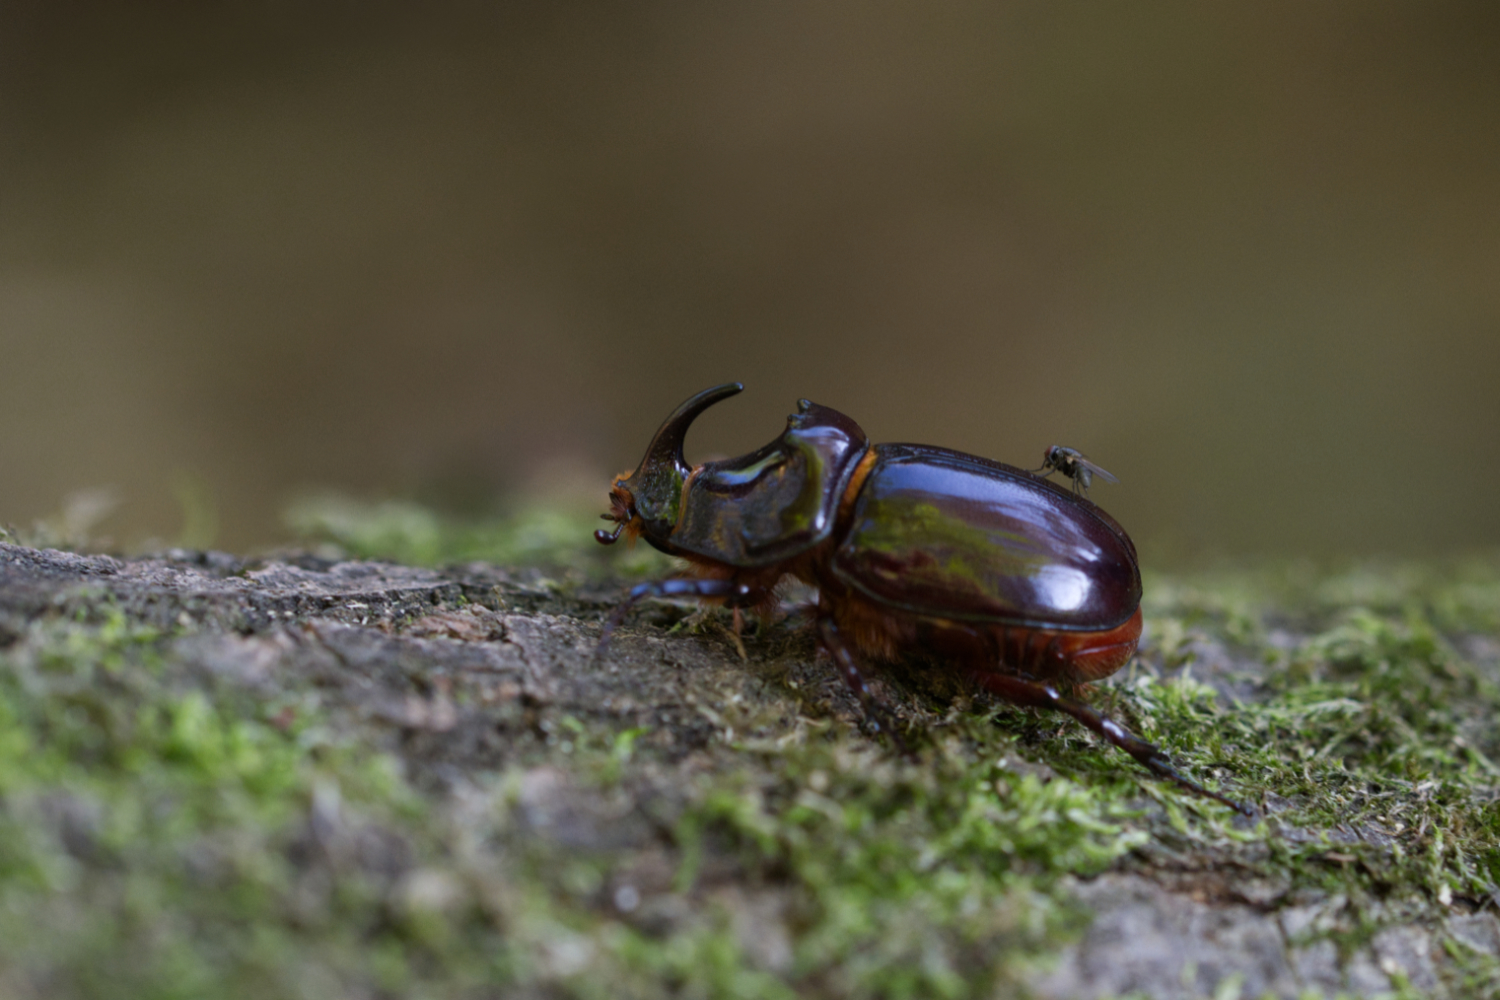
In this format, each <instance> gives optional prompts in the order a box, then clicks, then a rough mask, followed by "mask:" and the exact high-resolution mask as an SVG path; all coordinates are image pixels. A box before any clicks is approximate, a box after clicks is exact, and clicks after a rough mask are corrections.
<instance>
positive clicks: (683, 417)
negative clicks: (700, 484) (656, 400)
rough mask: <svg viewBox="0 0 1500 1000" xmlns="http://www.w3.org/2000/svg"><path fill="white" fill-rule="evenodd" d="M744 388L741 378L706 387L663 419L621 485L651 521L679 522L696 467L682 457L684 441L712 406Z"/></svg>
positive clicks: (641, 512) (643, 514) (644, 515)
mask: <svg viewBox="0 0 1500 1000" xmlns="http://www.w3.org/2000/svg"><path fill="white" fill-rule="evenodd" d="M744 388H745V386H744V385H743V384H742V383H740V382H726V383H725V384H723V385H716V386H714V387H713V388H712V389H704V390H703V391H702V392H700V393H698V394H697V395H696V396H693V397H692V398H691V399H689V400H687V401H686V402H685V403H683V404H682V405H681V406H679V407H677V409H675V410H673V411H672V415H671V416H670V417H668V418H667V419H666V420H665V421H663V423H662V425H661V428H660V429H659V430H658V431H657V432H656V436H655V437H654V438H652V439H651V444H650V445H649V446H647V448H646V454H645V456H644V457H642V458H641V464H640V465H638V466H637V467H636V470H635V472H634V473H632V474H631V476H630V477H629V478H628V479H625V480H622V481H621V485H623V486H624V487H625V488H626V489H628V490H630V492H631V494H632V496H634V498H635V502H636V507H637V510H639V511H640V514H641V516H642V517H644V518H645V519H646V520H647V521H663V520H664V521H667V522H668V523H669V524H670V523H675V522H676V520H677V517H676V510H677V505H678V500H679V497H680V495H681V491H682V484H683V481H684V480H686V479H687V477H688V475H689V474H690V473H691V472H692V471H693V469H692V466H690V465H688V464H687V459H685V458H683V457H682V442H683V439H684V438H686V437H687V429H688V425H689V424H691V423H692V422H693V421H694V420H696V419H697V417H698V414H700V413H702V412H703V411H704V410H706V409H708V408H709V407H710V406H713V405H714V404H715V403H717V402H719V401H720V400H723V399H728V398H729V397H730V396H733V395H734V394H735V393H738V392H741V391H743V390H744Z"/></svg>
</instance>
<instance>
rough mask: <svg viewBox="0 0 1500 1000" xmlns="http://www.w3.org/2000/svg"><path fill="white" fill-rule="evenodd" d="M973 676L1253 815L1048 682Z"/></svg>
mask: <svg viewBox="0 0 1500 1000" xmlns="http://www.w3.org/2000/svg"><path fill="white" fill-rule="evenodd" d="M974 679H975V680H976V681H977V682H978V683H979V684H980V685H981V686H982V687H984V688H985V689H986V690H988V691H989V692H990V693H992V694H997V695H999V696H1000V697H1002V698H1004V699H1005V700H1006V701H1009V702H1011V703H1013V704H1016V705H1021V706H1024V707H1027V708H1050V709H1052V710H1054V711H1057V712H1062V713H1064V714H1066V715H1070V716H1072V717H1073V718H1074V719H1076V720H1078V721H1079V722H1081V723H1082V724H1083V725H1084V726H1086V727H1088V728H1089V729H1090V730H1092V731H1093V732H1095V733H1097V734H1098V735H1099V736H1100V737H1102V738H1103V739H1104V740H1105V741H1106V742H1108V743H1110V744H1111V745H1113V746H1116V747H1118V748H1120V749H1121V750H1123V751H1125V752H1126V753H1128V754H1130V756H1132V757H1134V758H1135V759H1136V760H1137V761H1139V762H1140V764H1141V766H1142V767H1144V768H1145V769H1146V770H1148V771H1150V772H1151V773H1152V774H1154V775H1156V776H1157V777H1158V778H1165V779H1167V780H1168V781H1173V782H1176V783H1177V784H1178V785H1181V786H1182V787H1183V788H1186V789H1187V790H1188V791H1190V792H1192V793H1194V794H1195V795H1202V796H1204V797H1205V798H1210V799H1213V800H1214V801H1216V802H1222V803H1224V805H1226V806H1228V807H1229V808H1231V809H1233V810H1234V811H1235V812H1237V813H1241V814H1242V815H1245V816H1253V815H1254V813H1253V812H1252V811H1251V810H1250V808H1249V807H1248V806H1245V805H1242V804H1241V803H1239V802H1236V801H1234V800H1233V799H1230V798H1227V797H1226V796H1223V795H1220V794H1219V793H1218V792H1213V791H1209V790H1208V789H1207V788H1204V787H1203V786H1202V785H1200V784H1198V783H1197V782H1196V781H1193V780H1192V779H1191V778H1188V777H1187V776H1186V775H1184V774H1182V773H1181V772H1180V771H1178V770H1177V768H1175V767H1173V766H1172V762H1171V760H1170V759H1169V758H1168V757H1167V755H1166V754H1165V753H1163V752H1162V751H1161V749H1160V748H1159V747H1157V746H1155V745H1154V744H1151V743H1147V742H1146V741H1145V740H1143V739H1141V738H1140V737H1139V736H1137V735H1135V734H1134V733H1132V732H1131V731H1130V730H1128V729H1126V728H1125V727H1124V726H1122V725H1120V724H1119V723H1118V722H1115V721H1114V720H1113V719H1111V718H1109V717H1108V716H1106V715H1103V714H1101V713H1100V712H1098V711H1097V710H1095V709H1093V708H1090V707H1089V706H1088V705H1085V704H1083V703H1082V702H1077V701H1073V700H1071V699H1069V698H1064V697H1063V696H1062V695H1061V694H1059V693H1058V691H1057V689H1056V688H1055V687H1053V686H1052V685H1051V684H1041V683H1038V682H1036V681H1028V680H1025V679H1023V678H1020V677H1014V676H1012V675H1010V674H1001V673H994V672H991V671H976V672H975V674H974Z"/></svg>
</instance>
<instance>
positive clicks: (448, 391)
mask: <svg viewBox="0 0 1500 1000" xmlns="http://www.w3.org/2000/svg"><path fill="white" fill-rule="evenodd" d="M730 379H741V380H743V381H745V382H746V383H747V386H748V390H749V391H747V392H746V393H745V394H744V395H743V396H741V397H739V398H737V399H735V400H733V401H731V402H728V403H725V404H722V405H721V406H720V407H719V408H717V409H715V410H713V411H711V412H710V413H709V414H708V415H706V416H705V417H704V418H703V419H702V420H701V421H700V424H699V425H698V428H697V430H696V431H695V433H694V435H693V436H692V438H691V439H690V441H689V449H690V453H691V455H690V457H699V458H701V457H704V456H706V455H708V454H711V453H720V454H722V453H735V452H739V451H744V450H748V449H750V448H753V447H756V446H758V445H760V444H763V443H764V442H766V441H767V440H769V439H771V438H772V437H774V436H775V435H776V434H777V433H779V432H780V429H781V427H782V422H783V420H784V418H785V415H786V414H787V413H788V412H790V410H791V408H792V406H793V405H794V403H795V401H796V400H797V399H798V398H799V397H802V396H806V397H809V398H812V399H814V400H817V401H818V402H821V403H825V404H827V405H831V406H834V407H837V408H839V409H841V410H844V411H845V412H847V413H848V414H850V415H851V416H853V417H855V418H856V419H857V420H859V421H860V422H861V423H862V424H863V426H864V427H865V429H866V430H867V431H868V432H869V433H870V435H871V437H872V438H874V439H876V440H914V441H924V442H928V443H935V444H944V445H948V446H952V447H956V448H961V449H965V450H969V451H974V452H977V453H980V454H983V455H986V456H990V457H994V458H999V459H1002V460H1005V461H1010V462H1014V463H1017V464H1022V465H1035V464H1037V462H1038V461H1039V460H1040V457H1041V454H1042V451H1043V449H1044V448H1045V447H1046V446H1047V445H1049V444H1053V443H1062V444H1068V445H1072V446H1074V447H1078V448H1082V449H1083V450H1085V451H1086V452H1088V453H1089V454H1090V455H1091V456H1092V457H1093V458H1094V459H1096V460H1097V461H1098V462H1099V463H1100V464H1102V465H1104V466H1105V467H1106V468H1109V469H1111V470H1112V471H1114V472H1115V473H1116V474H1117V475H1118V476H1119V477H1120V478H1121V480H1122V483H1121V485H1119V486H1113V487H1111V486H1107V485H1103V486H1096V487H1095V494H1094V495H1095V498H1096V499H1098V500H1099V501H1101V502H1102V503H1103V504H1104V505H1105V506H1106V507H1108V508H1109V509H1110V510H1111V512H1112V513H1114V514H1115V515H1116V516H1117V517H1118V518H1119V519H1120V520H1121V521H1122V522H1123V523H1125V525H1126V526H1127V527H1129V528H1130V529H1131V531H1132V533H1133V534H1134V535H1135V536H1136V538H1137V540H1138V541H1139V542H1141V543H1142V545H1143V548H1144V549H1145V554H1146V555H1147V556H1148V557H1149V558H1153V559H1156V560H1158V561H1162V562H1168V563H1170V562H1172V561H1174V560H1181V559H1190V558H1194V557H1197V556H1200V555H1202V554H1204V553H1208V554H1218V553H1224V554H1229V555H1240V554H1275V555H1281V554H1297V553H1312V554H1316V555H1338V554H1351V553H1352V554H1360V553H1372V552H1387V551H1395V552H1407V553H1411V552H1432V551H1440V550H1453V549H1468V548H1472V547H1475V546H1494V545H1496V544H1497V543H1500V502H1497V494H1500V5H1496V4H1494V3H1492V2H1470V3H1440V2H1439V3H1420V4H1418V3H1409V4H1385V3H1375V2H1372V0H1358V2H1327V3H1311V4H1310V3H1305V2H1290V0H1279V2H1267V0H1257V2H1255V3H1237V4H1202V3H1192V2H1181V3H1131V4H1092V3H1089V4H1085V3H1055V2H1046V3H1042V2H1037V3H1004V4H1001V3H962V2H956V3H945V4H941V5H934V4H918V3H906V4H880V5H874V4H802V3H756V4H735V5H731V4H685V3H684V4H665V3H664V4H652V5H641V4H626V3H616V4H587V5H572V4H524V5H523V4H484V3H467V4H461V3H447V4H423V5H416V4H411V5H403V6H400V7H394V6H391V7H381V6H379V5H369V4H355V3H352V2H349V3H272V2H258V3H239V4H222V5H203V4H190V3H132V4H115V3H104V2H80V3H68V2H42V0H30V2H18V0H10V2H7V3H5V4H4V5H0V522H8V523H11V524H15V525H24V524H27V523H29V522H30V521H32V520H33V519H35V518H39V517H42V516H45V515H47V514H49V512H53V511H57V510H58V509H59V508H60V506H61V505H63V504H64V498H65V497H67V496H69V495H70V494H74V493H75V491H78V490H80V489H85V488H97V487H108V488H110V489H112V490H113V491H114V496H116V497H117V498H118V499H119V501H120V503H119V506H118V507H117V508H116V509H115V510H114V511H113V513H111V514H110V516H109V518H108V519H107V520H106V521H105V522H104V523H103V524H102V525H101V528H102V530H104V531H105V532H106V533H107V534H109V535H111V536H112V537H114V538H115V539H117V540H118V542H117V544H120V545H123V546H126V547H130V546H135V545H145V544H151V543H152V539H159V540H165V541H172V540H174V539H181V538H184V537H187V538H188V539H189V540H191V541H194V542H196V543H198V544H204V543H206V542H210V541H211V542H213V543H214V544H216V545H218V546H221V547H229V548H235V549H246V548H253V547H256V546H260V545H266V544H271V543H274V542H276V541H278V540H279V539H282V538H284V537H285V533H286V528H285V527H284V526H283V525H282V521H281V512H282V510H283V509H284V507H285V505H286V503H287V502H288V500H289V499H290V498H291V497H293V496H295V495H296V494H298V493H299V492H300V491H304V490H307V489H314V488H330V489H335V490H340V491H343V492H345V493H348V494H351V495H354V496H367V497H379V496H400V497H411V498H416V499H418V500H422V501H424V502H427V503H431V504H435V505H436V506H438V507H439V508H441V509H446V510H450V511H453V512H455V513H459V514H466V515H474V514H481V513H484V512H486V511H489V510H491V509H493V508H494V507H495V505H496V504H498V503H502V502H503V501H504V499H505V498H512V497H516V496H526V495H531V496H535V495H538V494H566V495H568V496H570V497H574V498H577V497H579V496H585V495H586V496H587V497H588V498H591V499H592V498H597V499H598V502H599V504H600V509H601V510H602V509H603V493H604V488H605V485H606V481H607V477H608V475H609V474H610V473H613V472H616V471H618V470H620V469H622V468H626V467H630V466H633V465H634V464H635V462H636V460H637V459H638V458H639V455H640V452H641V450H642V449H643V447H644V445H645V443H646V440H647V439H648V437H649V436H650V434H651V432H652V431H653V430H654V429H655V427H656V425H657V424H658V423H659V422H660V420H661V419H662V417H663V416H665V414H666V413H667V412H668V411H669V410H670V409H671V408H672V407H673V406H674V405H675V404H676V403H678V402H679V401H680V400H681V399H683V398H684V397H686V396H687V395H689V394H690V393H692V392H695V391H697V390H698V389H701V388H703V387H705V386H707V385H709V384H712V383H716V382H720V381H727V380H730ZM75 504H76V501H75ZM184 512H186V514H185V513H184Z"/></svg>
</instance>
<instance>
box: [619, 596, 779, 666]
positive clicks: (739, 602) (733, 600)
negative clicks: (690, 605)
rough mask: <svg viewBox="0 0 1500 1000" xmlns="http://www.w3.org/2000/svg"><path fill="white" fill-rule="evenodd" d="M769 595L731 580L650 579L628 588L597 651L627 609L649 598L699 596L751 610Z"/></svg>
mask: <svg viewBox="0 0 1500 1000" xmlns="http://www.w3.org/2000/svg"><path fill="white" fill-rule="evenodd" d="M769 596H770V591H769V590H767V589H766V588H765V587H757V586H754V585H752V584H748V583H738V582H736V581H734V580H720V579H700V578H698V577H674V578H673V579H670V580H652V581H650V582H648V583H638V584H636V585H635V586H634V587H631V588H630V593H629V594H627V595H626V597H625V600H623V601H621V602H620V604H619V605H618V606H617V607H616V608H615V610H614V611H613V612H611V613H610V616H609V618H608V619H606V620H605V622H604V628H603V629H602V630H601V631H600V633H599V648H598V652H599V653H602V652H604V647H605V646H606V645H607V644H608V643H609V637H610V636H611V635H613V634H614V631H615V629H617V628H619V626H620V623H621V622H623V621H624V620H625V616H626V615H627V614H629V613H630V609H631V608H633V607H635V606H636V605H637V604H639V603H640V602H641V601H643V600H645V599H646V598H648V597H699V598H707V599H711V600H712V599H718V600H722V601H723V602H724V603H725V604H726V605H727V606H729V607H731V608H734V609H735V610H739V609H740V608H747V607H754V606H755V605H757V604H760V603H761V602H762V601H764V600H765V599H766V598H767V597H769Z"/></svg>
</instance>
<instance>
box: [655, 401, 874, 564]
mask: <svg viewBox="0 0 1500 1000" xmlns="http://www.w3.org/2000/svg"><path fill="white" fill-rule="evenodd" d="M868 448H869V440H868V439H867V438H866V437H865V432H864V431H863V430H861V429H860V426H859V425H858V424H856V423H855V422H854V421H853V420H850V419H849V418H848V417H846V416H844V415H843V414H842V413H839V412H838V411H837V410H831V409H829V408H828V407H826V406H819V405H818V404H816V403H810V402H808V401H807V400H805V399H804V400H801V401H800V402H799V403H798V404H797V412H796V413H794V414H792V415H791V416H790V417H788V418H787V426H786V430H785V431H784V432H783V433H782V435H781V436H780V437H779V438H777V439H776V440H775V441H772V442H771V443H770V444H768V445H766V446H765V447H764V448H761V449H760V450H758V451H754V452H751V453H750V454H748V455H743V456H741V457H739V458H731V459H725V460H723V461H719V462H706V463H704V464H703V465H701V466H699V467H697V468H696V469H695V470H693V473H692V475H691V476H690V477H689V478H688V480H687V485H686V488H685V489H684V491H683V501H682V514H681V517H680V519H679V520H678V522H677V525H676V528H675V529H674V530H673V531H672V532H671V533H670V534H669V535H668V536H667V537H666V538H664V539H661V540H660V542H664V543H665V544H660V543H659V542H658V539H656V538H653V537H651V535H650V533H648V534H647V536H646V538H647V541H649V542H651V543H652V544H655V545H657V547H658V548H661V549H663V550H664V551H667V552H671V553H673V554H674V555H683V554H688V555H694V556H701V557H704V558H708V559H712V560H715V561H717V562H721V563H725V564H727V565H730V566H737V567H757V566H767V565H770V564H772V563H777V562H781V561H784V560H787V559H791V558H793V557H795V556H797V555H800V554H802V553H803V552H806V551H807V550H809V549H811V548H812V547H813V546H815V545H818V544H820V543H822V542H823V541H825V540H826V539H827V538H828V537H829V536H830V535H831V534H832V533H833V529H834V522H835V519H836V518H837V515H838V502H839V498H840V497H841V496H842V495H843V493H844V489H845V487H846V486H847V485H848V482H849V479H850V477H851V476H852V475H853V474H854V468H855V466H856V465H858V463H859V460H860V458H861V457H863V456H864V454H865V452H866V450H867V449H868Z"/></svg>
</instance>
